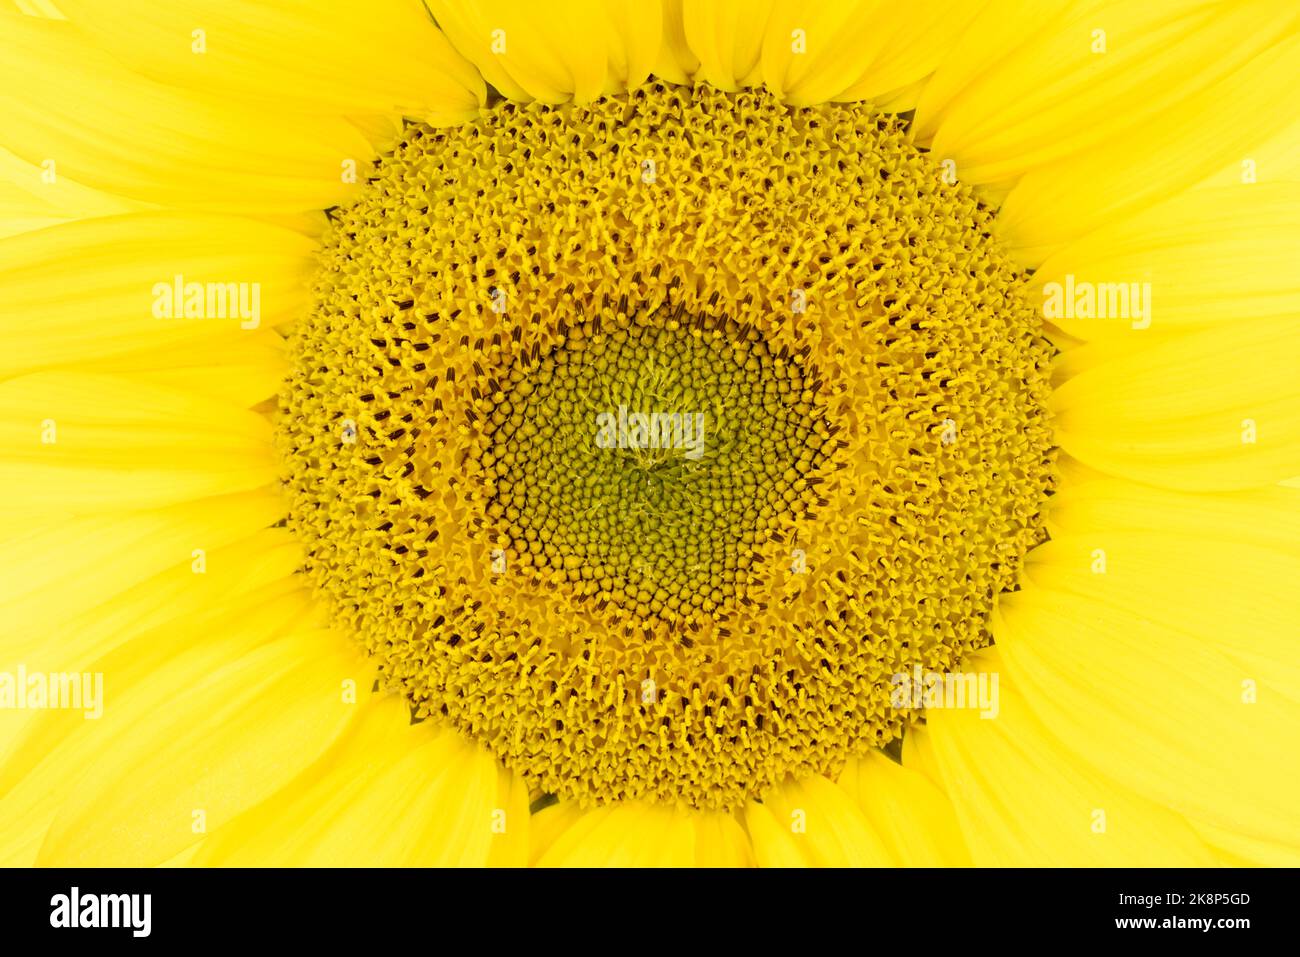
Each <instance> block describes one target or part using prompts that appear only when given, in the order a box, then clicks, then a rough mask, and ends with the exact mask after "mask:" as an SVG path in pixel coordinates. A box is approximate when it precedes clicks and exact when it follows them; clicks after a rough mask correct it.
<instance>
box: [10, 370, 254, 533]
mask: <svg viewBox="0 0 1300 957" xmlns="http://www.w3.org/2000/svg"><path fill="white" fill-rule="evenodd" d="M0 447H2V448H4V450H5V452H4V456H3V458H2V459H0V482H3V484H4V485H5V487H6V488H11V494H10V502H11V504H14V505H16V506H18V507H20V508H30V509H52V510H58V509H69V510H72V511H75V512H92V511H97V510H103V509H122V508H153V507H159V506H164V505H171V504H173V503H176V502H183V501H187V500H191V499H197V498H203V497H206V496H210V495H229V494H233V493H236V492H244V491H249V490H251V489H256V488H260V487H263V486H266V485H269V484H270V483H272V482H273V481H274V480H275V477H276V474H277V466H276V462H275V457H274V455H273V453H272V449H271V425H270V423H269V422H268V421H267V420H266V419H265V418H263V417H262V416H260V415H258V414H257V413H255V412H251V411H249V410H248V409H246V408H241V407H239V406H236V405H230V404H228V403H224V402H221V401H220V400H216V399H210V398H207V397H205V396H201V395H194V394H189V393H187V392H185V391H182V390H178V389H172V388H167V387H165V386H151V385H148V384H145V383H143V382H140V381H136V380H134V379H132V378H130V377H129V376H110V375H96V374H93V373H84V374H81V373H73V372H62V371H49V372H35V373H32V374H31V375H25V376H19V377H17V378H14V379H9V380H7V381H5V382H0Z"/></svg>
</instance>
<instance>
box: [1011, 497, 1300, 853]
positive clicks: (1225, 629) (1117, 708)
mask: <svg viewBox="0 0 1300 957" xmlns="http://www.w3.org/2000/svg"><path fill="white" fill-rule="evenodd" d="M1192 514H1193V515H1194V514H1195V513H1194V512H1193V513H1192ZM1188 517H1189V518H1190V517H1191V516H1188ZM1098 550H1101V554H1100V555H1099V554H1098ZM1099 560H1104V565H1099V564H1098V562H1099ZM1098 568H1100V569H1102V571H1100V572H1098V571H1097V569H1098ZM1298 571H1300V562H1297V561H1296V560H1295V559H1287V558H1286V557H1285V556H1281V555H1279V554H1277V553H1276V552H1273V551H1269V550H1265V549H1252V548H1251V547H1249V546H1246V545H1235V544H1232V543H1231V542H1224V541H1218V540H1215V539H1213V538H1209V539H1206V540H1201V541H1198V539H1197V538H1196V537H1193V536H1190V535H1181V536H1178V535H1172V534H1168V535H1152V534H1151V533H1149V532H1132V531H1124V530H1115V529H1106V528H1099V529H1095V530H1092V531H1090V532H1089V533H1087V534H1085V535H1079V536H1072V537H1068V538H1066V537H1062V538H1061V539H1056V540H1053V541H1052V542H1050V543H1048V545H1046V546H1044V547H1043V548H1042V549H1040V550H1037V551H1035V552H1034V553H1033V554H1032V555H1031V563H1030V564H1029V566H1028V567H1027V568H1026V572H1025V578H1026V584H1025V588H1024V590H1023V591H1021V592H1017V593H1015V594H1013V595H1007V596H1003V600H1002V602H1001V603H1000V607H999V612H998V614H997V615H995V618H994V621H993V631H994V635H995V637H996V639H997V642H998V647H999V649H1000V651H1001V656H1002V661H1003V665H1004V668H1005V670H1006V672H1008V673H1009V674H1010V675H1011V676H1012V677H1013V679H1014V680H1015V682H1016V684H1017V686H1019V687H1021V688H1022V689H1023V692H1024V695H1025V698H1026V700H1027V701H1028V702H1029V706H1030V707H1031V708H1032V710H1033V711H1034V713H1035V714H1036V715H1037V716H1038V717H1039V718H1040V719H1041V721H1042V723H1043V725H1044V726H1045V727H1047V728H1050V730H1051V732H1052V734H1053V735H1054V736H1055V737H1056V738H1057V739H1058V740H1060V741H1061V742H1062V744H1063V745H1064V746H1065V747H1067V748H1068V749H1069V750H1070V752H1071V753H1073V754H1075V755H1077V756H1079V757H1081V758H1082V759H1084V760H1086V761H1087V762H1088V763H1089V764H1090V765H1091V766H1093V767H1095V768H1097V769H1098V771H1099V773H1102V774H1104V775H1105V776H1106V777H1107V778H1108V779H1109V780H1112V781H1116V782H1118V783H1120V784H1122V785H1124V786H1126V787H1129V788H1131V789H1133V790H1134V791H1136V792H1139V793H1141V794H1142V795H1144V796H1145V797H1147V798H1148V799H1150V800H1151V801H1154V802H1156V803H1158V804H1160V805H1161V806H1163V807H1167V808H1170V809H1172V810H1174V811H1177V812H1180V813H1181V814H1183V815H1185V816H1186V817H1187V818H1189V819H1191V820H1194V821H1197V822H1200V823H1205V824H1208V825H1212V826H1214V827H1218V828H1222V829H1225V830H1231V831H1234V832H1237V833H1240V834H1243V835H1245V836H1248V837H1254V838H1257V839H1261V840H1271V841H1276V842H1280V843H1283V844H1286V845H1288V846H1292V847H1300V822H1298V821H1297V819H1296V816H1295V813H1294V808H1295V806H1296V802H1297V800H1300V779H1298V778H1297V777H1296V775H1295V773H1294V771H1293V769H1294V768H1296V767H1300V750H1298V749H1297V745H1296V740H1295V735H1294V733H1293V729H1294V727H1295V724H1296V721H1297V720H1298V719H1300V702H1297V701H1295V700H1294V698H1292V697H1288V695H1287V694H1286V693H1285V692H1279V691H1278V690H1277V687H1278V686H1279V685H1282V686H1283V687H1290V685H1289V682H1290V681H1291V680H1293V672H1294V664H1293V661H1292V659H1293V657H1294V653H1293V652H1292V651H1291V646H1293V644H1294V642H1293V640H1288V639H1290V638H1291V636H1292V635H1293V632H1294V622H1295V620H1296V615H1297V600H1296V598H1295V596H1294V595H1292V594H1283V593H1282V590H1283V589H1285V588H1286V587H1287V585H1286V584H1284V583H1290V582H1294V580H1295V578H1296V574H1297V572H1298ZM1275 661H1277V662H1278V663H1279V664H1280V665H1281V667H1280V668H1277V669H1275V668H1274V666H1273V662H1275Z"/></svg>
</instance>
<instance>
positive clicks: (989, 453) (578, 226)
mask: <svg viewBox="0 0 1300 957" xmlns="http://www.w3.org/2000/svg"><path fill="white" fill-rule="evenodd" d="M407 132H408V135H407V137H406V139H405V141H404V142H403V143H402V144H401V145H399V146H398V147H397V149H395V150H394V151H393V152H392V153H391V154H389V155H387V156H384V157H383V158H382V159H381V160H380V161H379V162H378V164H377V165H376V167H375V169H374V171H373V174H372V176H371V179H370V180H369V182H368V183H367V184H366V186H365V187H364V189H363V190H362V191H361V195H360V196H359V197H358V199H357V200H356V201H355V202H354V203H353V204H352V205H350V206H349V207H347V208H345V209H341V210H336V211H335V212H334V213H333V215H332V226H331V229H330V232H329V234H328V235H327V237H326V239H325V243H324V250H323V257H322V263H321V267H320V272H319V275H318V279H317V285H316V301H315V307H314V309H313V311H312V313H311V315H310V316H308V317H306V318H305V319H304V320H303V322H302V324H301V325H300V326H299V328H298V329H297V330H296V334H295V336H294V338H293V343H292V353H293V358H294V369H293V372H292V375H291V376H290V379H289V381H288V382H287V384H286V388H285V392H284V395H283V401H282V415H281V417H280V420H279V440H280V448H281V454H282V457H283V460H284V462H285V477H286V484H287V487H288V491H289V495H290V524H291V526H292V527H293V528H295V529H296V531H297V532H298V534H299V535H300V537H301V538H302V540H303V542H304V543H305V546H306V550H307V556H308V557H307V567H306V570H307V573H308V574H309V575H310V577H311V578H312V580H313V582H314V583H315V585H316V586H317V589H318V591H319V592H321V593H322V594H323V595H324V596H325V597H326V599H327V600H328V601H329V602H330V604H331V605H332V607H333V609H334V612H335V615H336V617H337V619H338V620H339V621H340V623H342V624H344V625H345V626H346V627H347V628H348V629H349V630H351V631H352V632H353V633H355V634H356V635H357V637H358V638H359V639H360V640H361V641H362V642H363V643H364V644H365V646H366V647H367V648H368V649H369V650H370V652H371V653H372V654H373V655H375V656H376V658H377V659H378V660H379V662H380V665H381V669H382V673H383V675H384V680H385V681H386V682H388V683H389V684H390V685H391V686H392V687H395V688H398V689H400V690H401V691H402V692H403V693H404V694H405V695H406V696H407V697H408V698H409V699H410V701H411V702H412V705H413V707H414V709H415V711H416V713H417V714H418V715H420V716H427V717H431V718H432V719H433V720H436V721H439V722H444V723H449V724H451V725H453V726H455V727H457V728H458V729H460V730H461V731H463V732H464V733H466V734H469V735H471V736H474V737H476V738H478V739H479V740H481V741H483V742H484V743H485V744H486V745H487V746H488V747H489V748H491V749H492V750H493V752H494V753H496V754H497V755H498V756H499V757H500V758H501V760H502V761H504V762H505V764H506V765H507V766H509V767H511V768H513V769H514V770H516V771H517V772H519V773H520V774H522V775H523V776H524V777H525V778H526V780H527V781H528V782H529V784H530V785H531V786H532V787H533V788H534V789H535V790H540V791H545V792H551V793H557V794H560V795H562V796H567V797H574V798H577V799H579V800H581V801H583V802H585V803H599V802H607V801H615V800H621V799H627V798H645V799H649V800H656V801H662V802H670V803H686V804H689V805H693V806H699V807H732V806H735V805H737V804H739V803H740V802H743V801H744V800H746V799H748V798H752V797H755V796H759V795H761V794H762V792H763V791H764V790H765V789H766V788H768V787H769V786H770V785H772V784H773V783H775V782H777V781H779V780H781V779H782V778H784V777H785V776H787V775H804V774H809V773H827V774H834V773H836V772H837V771H838V769H839V767H840V766H841V765H842V763H843V762H844V760H845V759H846V757H847V756H849V755H851V754H853V753H858V752H862V751H864V750H866V749H869V748H873V747H878V746H881V745H884V744H887V743H888V742H889V741H891V740H893V739H895V738H896V737H897V736H898V735H899V734H900V733H901V732H902V729H903V728H904V727H905V726H906V724H907V723H908V722H910V721H912V720H915V719H916V718H918V717H919V713H918V712H917V711H915V710H913V704H914V702H901V703H898V702H895V701H891V676H893V675H896V674H911V673H913V670H914V668H915V667H918V666H919V667H920V668H922V669H923V670H925V671H927V672H928V671H950V670H955V669H958V668H960V666H961V662H962V660H963V658H964V657H965V656H966V655H967V654H968V653H969V652H971V651H972V650H974V649H977V648H980V647H982V646H984V645H986V644H987V643H988V641H989V637H988V631H987V626H986V623H987V618H988V615H989V612H990V609H991V607H992V603H993V600H994V598H995V596H996V595H997V594H998V593H999V592H1001V591H1003V590H1007V589H1010V588H1012V587H1014V585H1015V582H1016V577H1017V574H1018V572H1019V569H1020V567H1021V563H1022V559H1023V556H1024V554H1025V552H1026V551H1027V550H1028V549H1030V548H1032V547H1033V546H1034V545H1035V544H1036V543H1038V542H1039V541H1041V540H1042V538H1043V537H1044V532H1043V527H1042V520H1041V517H1040V511H1041V507H1042V504H1043V502H1044V500H1045V496H1046V495H1047V494H1048V492H1049V491H1050V488H1051V484H1052V469H1053V451H1052V443H1051V434H1050V429H1049V427H1048V423H1047V418H1046V413H1045V412H1044V407H1043V406H1044V401H1045V398H1046V396H1047V393H1048V382H1047V375H1048V372H1047V366H1048V358H1049V355H1050V348H1049V346H1048V345H1047V343H1046V341H1045V340H1044V339H1043V338H1042V336H1041V335H1040V332H1039V326H1038V319H1037V315H1036V313H1035V311H1034V309H1033V308H1032V306H1031V305H1030V304H1029V302H1028V301H1027V300H1026V299H1025V298H1024V297H1023V296H1022V293H1021V288H1022V284H1023V279H1024V277H1023V276H1022V275H1021V274H1020V273H1019V272H1018V271H1017V270H1016V269H1015V268H1014V267H1013V266H1012V265H1011V264H1010V263H1009V262H1008V261H1007V260H1006V259H1005V258H1004V257H1003V255H1002V254H1001V253H1000V251H999V250H998V248H997V246H996V245H995V244H994V242H993V241H992V239H991V228H992V214H991V212H990V211H989V210H988V209H986V208H985V207H983V206H982V205H981V204H979V203H978V202H977V201H976V200H975V199H974V198H973V197H972V196H971V195H970V194H969V192H967V191H966V190H965V189H964V188H963V187H960V186H955V185H949V184H947V183H945V182H944V177H943V174H942V171H941V170H940V169H939V167H938V166H937V165H936V164H934V163H933V162H932V161H931V160H930V159H929V158H928V157H926V156H925V155H924V154H922V153H920V152H918V151H917V150H916V149H915V148H913V147H912V146H911V145H910V144H909V143H908V141H907V138H906V134H905V129H904V127H903V126H902V124H901V123H900V121H898V120H896V119H893V118H890V117H887V116H883V115H880V114H876V113H874V112H873V111H872V110H871V108H870V107H868V106H865V105H833V106H826V107H822V108H814V109H791V108H786V107H783V106H781V105H780V104H779V103H777V102H775V101H774V100H773V99H771V98H770V97H769V96H767V95H766V94H764V93H761V92H749V93H742V94H735V95H732V94H724V93H719V92H715V91H711V90H709V89H707V88H704V87H699V88H696V89H693V90H691V89H685V88H672V87H665V86H660V85H655V86H651V87H645V88H642V89H639V90H637V91H634V92H633V93H631V94H628V95H626V96H620V97H610V98H607V99H605V100H602V101H600V102H598V103H595V104H592V105H590V106H585V107H544V106H540V105H536V104H533V105H528V106H517V105H512V104H504V105H502V106H499V107H497V108H495V109H493V110H492V111H490V112H489V113H488V114H487V115H486V116H485V117H484V118H483V119H482V120H481V121H479V122H476V123H473V124H469V125H466V126H463V127H460V128H457V129H453V130H446V131H435V130H433V129H430V128H427V127H422V126H412V127H410V128H408V131H407ZM896 704H898V706H895V705H896Z"/></svg>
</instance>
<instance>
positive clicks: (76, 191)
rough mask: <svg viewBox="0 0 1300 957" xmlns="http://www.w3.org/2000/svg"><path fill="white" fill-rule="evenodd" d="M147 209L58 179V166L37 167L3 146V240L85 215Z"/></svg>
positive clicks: (0, 191) (0, 211)
mask: <svg viewBox="0 0 1300 957" xmlns="http://www.w3.org/2000/svg"><path fill="white" fill-rule="evenodd" d="M42 162H43V163H46V162H51V163H53V161H48V160H43V161H42ZM145 208H147V207H146V206H145V204H143V203H137V202H134V201H132V200H129V199H125V198H123V197H120V196H113V195H111V194H109V193H105V192H102V191H100V190H97V189H90V188H89V187H86V186H82V185H81V184H79V183H74V182H73V181H72V180H70V179H68V178H67V177H66V176H59V175H58V164H57V163H53V165H52V166H41V165H35V164H32V163H29V162H27V161H26V160H24V159H22V158H21V157H19V156H17V155H15V154H14V153H12V152H11V151H9V150H7V149H4V148H2V147H0V239H4V238H6V237H8V236H16V235H18V234H19V233H24V232H30V231H31V230H35V229H44V228H45V227H47V226H56V225H58V224H60V223H64V222H67V221H69V220H73V219H79V218H81V217H83V216H114V215H118V214H121V213H129V212H134V211H136V210H139V209H145Z"/></svg>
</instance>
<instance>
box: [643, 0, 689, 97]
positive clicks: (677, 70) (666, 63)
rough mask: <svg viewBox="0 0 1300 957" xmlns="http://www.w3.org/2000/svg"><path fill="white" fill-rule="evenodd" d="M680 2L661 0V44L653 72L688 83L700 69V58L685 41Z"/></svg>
mask: <svg viewBox="0 0 1300 957" xmlns="http://www.w3.org/2000/svg"><path fill="white" fill-rule="evenodd" d="M682 2H683V0H663V45H662V46H661V47H660V48H659V59H658V61H657V62H656V65H655V69H654V74H655V76H658V77H662V78H663V79H665V80H667V81H668V82H670V83H689V82H690V81H691V77H693V76H695V74H696V73H697V72H698V71H699V69H700V58H699V57H697V56H696V55H695V54H694V53H692V52H691V47H690V44H688V43H687V42H686V25H685V24H684V23H683V22H682Z"/></svg>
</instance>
